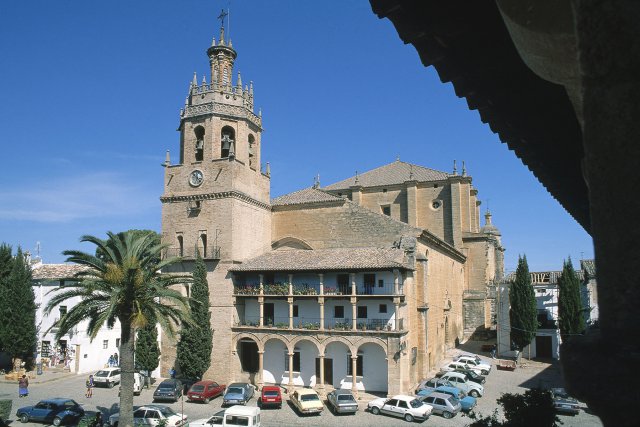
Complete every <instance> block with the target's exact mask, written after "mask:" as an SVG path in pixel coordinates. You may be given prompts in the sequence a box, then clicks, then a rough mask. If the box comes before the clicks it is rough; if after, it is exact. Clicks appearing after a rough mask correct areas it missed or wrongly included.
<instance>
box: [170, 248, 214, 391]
mask: <svg viewBox="0 0 640 427" xmlns="http://www.w3.org/2000/svg"><path fill="white" fill-rule="evenodd" d="M189 304H191V313H192V314H193V319H194V321H195V323H196V324H195V325H189V324H184V325H183V326H182V330H181V332H180V341H179V342H178V354H177V364H178V367H179V369H180V372H181V373H182V374H183V375H184V376H185V377H187V378H193V379H201V378H202V375H204V373H205V372H206V370H207V369H209V366H210V364H211V348H212V346H213V331H212V330H211V323H210V319H211V313H210V312H209V284H208V282H207V269H206V266H205V263H204V261H203V260H202V257H201V256H200V253H199V252H198V257H197V259H196V262H195V266H194V268H193V285H192V287H191V300H190V301H189Z"/></svg>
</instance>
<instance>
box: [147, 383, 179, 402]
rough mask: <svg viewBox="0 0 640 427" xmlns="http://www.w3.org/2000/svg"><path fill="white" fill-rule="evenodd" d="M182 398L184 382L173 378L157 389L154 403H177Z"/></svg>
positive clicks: (154, 393) (159, 385)
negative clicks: (167, 401)
mask: <svg viewBox="0 0 640 427" xmlns="http://www.w3.org/2000/svg"><path fill="white" fill-rule="evenodd" d="M181 396H182V382H181V381H180V380H176V379H175V378H171V379H168V380H164V381H162V382H161V383H160V384H158V387H156V391H154V392H153V401H154V402H155V401H159V400H170V401H173V402H177V401H178V399H180V397H181Z"/></svg>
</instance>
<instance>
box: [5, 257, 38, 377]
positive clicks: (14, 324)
mask: <svg viewBox="0 0 640 427" xmlns="http://www.w3.org/2000/svg"><path fill="white" fill-rule="evenodd" d="M11 264H12V267H11V272H10V273H9V275H8V277H7V279H6V281H5V283H4V286H3V288H4V291H3V292H2V294H3V296H2V308H1V310H2V313H1V314H0V321H2V322H6V323H3V325H4V326H5V327H3V328H2V331H3V332H2V345H3V350H4V351H6V352H7V353H9V354H11V355H12V357H13V358H14V359H15V358H20V359H22V360H26V361H27V364H29V363H32V362H33V360H32V358H33V352H34V351H35V349H36V343H37V337H36V303H35V296H34V294H33V288H32V287H31V277H32V276H31V267H30V266H29V264H27V261H26V259H25V257H24V255H23V253H22V249H20V248H18V253H17V254H16V256H15V258H14V259H13V262H12V263H11ZM7 320H8V321H7ZM8 325H10V327H6V326H8Z"/></svg>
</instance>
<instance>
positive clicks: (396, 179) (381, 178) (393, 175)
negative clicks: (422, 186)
mask: <svg viewBox="0 0 640 427" xmlns="http://www.w3.org/2000/svg"><path fill="white" fill-rule="evenodd" d="M449 176H451V175H449V174H448V173H446V172H440V171H437V170H435V169H429V168H425V167H424V166H418V165H414V164H411V163H407V162H402V161H400V160H396V161H395V162H392V163H389V164H386V165H384V166H380V167H379V168H375V169H372V170H370V171H368V172H364V173H363V174H359V175H357V178H358V182H357V183H356V176H352V177H351V178H347V179H345V180H342V181H340V182H336V183H335V184H331V185H328V186H326V187H324V189H325V190H342V189H347V188H349V187H351V186H353V185H360V186H362V187H377V186H381V185H394V184H402V183H404V182H406V181H418V182H429V181H442V180H445V179H447V178H448V177H449Z"/></svg>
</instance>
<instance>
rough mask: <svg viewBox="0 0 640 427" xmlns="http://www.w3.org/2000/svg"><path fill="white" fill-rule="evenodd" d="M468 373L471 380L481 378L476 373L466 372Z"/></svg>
mask: <svg viewBox="0 0 640 427" xmlns="http://www.w3.org/2000/svg"><path fill="white" fill-rule="evenodd" d="M466 372H467V375H469V376H470V377H471V378H478V377H479V376H480V375H478V374H477V373H476V372H474V371H466Z"/></svg>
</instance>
